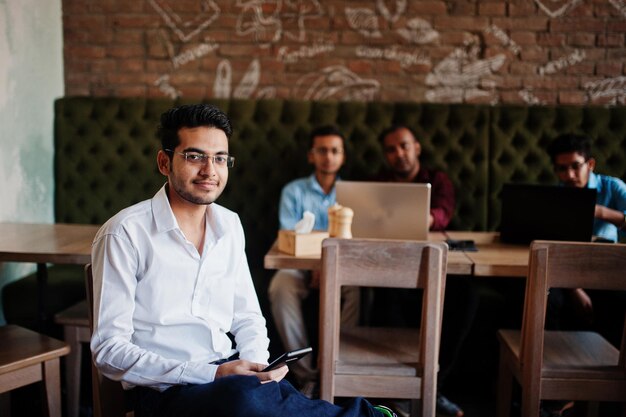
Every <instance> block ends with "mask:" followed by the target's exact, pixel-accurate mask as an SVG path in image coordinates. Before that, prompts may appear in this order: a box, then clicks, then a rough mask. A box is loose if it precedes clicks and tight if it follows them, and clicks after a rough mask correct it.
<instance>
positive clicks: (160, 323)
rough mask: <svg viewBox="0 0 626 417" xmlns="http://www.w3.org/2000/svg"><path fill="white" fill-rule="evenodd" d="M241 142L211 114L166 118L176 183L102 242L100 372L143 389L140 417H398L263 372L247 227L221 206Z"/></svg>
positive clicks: (115, 222) (163, 134)
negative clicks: (305, 390) (302, 389)
mask: <svg viewBox="0 0 626 417" xmlns="http://www.w3.org/2000/svg"><path fill="white" fill-rule="evenodd" d="M231 133H232V129H231V125H230V121H229V120H228V118H227V117H226V115H225V114H224V113H222V112H221V111H220V110H219V109H217V108H216V107H213V106H210V105H206V104H199V105H188V106H180V107H177V108H174V109H171V110H169V111H167V112H165V113H164V114H163V115H162V116H161V124H160V126H159V128H158V132H157V134H158V136H159V137H160V139H161V144H162V149H161V150H160V151H159V152H158V155H157V164H158V168H159V171H160V172H161V173H162V174H163V175H165V176H166V177H167V182H166V184H165V185H164V186H163V187H162V188H161V189H160V190H159V191H158V192H157V193H156V195H155V196H154V197H153V198H152V199H150V200H146V201H143V202H140V203H138V204H136V205H134V206H131V207H129V208H127V209H124V210H122V211H121V212H119V213H118V214H116V215H115V216H114V217H112V218H111V219H110V220H109V221H107V222H106V223H105V224H104V225H103V226H102V228H101V229H100V230H99V232H98V233H97V235H96V237H95V240H94V243H93V249H92V262H93V278H94V332H93V335H92V339H91V350H92V352H93V357H94V361H95V363H96V366H97V367H98V369H99V370H100V371H101V372H102V373H103V374H104V375H105V376H107V377H108V378H111V379H113V380H117V381H121V382H122V384H123V385H124V387H125V388H126V389H132V390H133V392H134V394H135V395H134V398H135V404H134V411H135V415H136V416H138V417H153V416H154V417H156V416H158V417H161V416H168V417H174V416H176V417H181V416H190V417H191V416H194V417H195V416H199V417H202V416H207V417H209V416H211V417H237V416H246V417H286V416H294V415H307V416H312V417H322V416H331V417H332V416H335V417H381V416H390V415H392V414H390V412H389V411H388V410H385V409H383V408H377V407H373V406H371V405H370V404H369V403H368V402H367V401H365V400H364V399H362V398H358V399H355V400H354V401H353V402H352V403H350V404H349V405H348V406H347V407H338V406H335V405H333V404H330V403H328V402H324V401H317V402H312V401H310V400H309V399H307V398H306V397H305V396H303V395H302V394H301V393H299V392H298V391H296V390H295V389H294V388H293V387H292V386H291V385H290V384H289V383H288V382H287V381H285V380H283V378H284V377H285V375H286V374H287V371H288V369H287V367H286V366H283V367H280V368H277V369H274V370H271V371H266V372H263V371H262V370H263V369H264V368H265V366H266V365H267V360H268V356H269V354H268V351H267V348H268V345H269V340H268V338H267V330H266V327H265V319H264V318H263V316H262V315H261V311H260V308H259V302H258V299H257V296H256V293H255V290H254V285H253V283H252V278H251V276H250V271H249V269H248V263H247V260H246V255H245V252H244V249H245V240H244V233H243V229H242V226H241V222H240V220H239V217H238V216H237V215H236V214H235V213H233V212H232V211H230V210H228V209H226V208H224V207H222V206H220V205H218V204H216V203H215V201H216V200H217V199H218V198H219V196H220V194H221V193H222V191H223V190H224V188H225V187H226V183H227V182H228V174H229V169H230V168H232V167H233V165H234V157H232V156H230V155H229V153H228V138H229V137H230V135H231ZM231 336H232V337H233V339H234V343H233V340H231V338H230V337H231Z"/></svg>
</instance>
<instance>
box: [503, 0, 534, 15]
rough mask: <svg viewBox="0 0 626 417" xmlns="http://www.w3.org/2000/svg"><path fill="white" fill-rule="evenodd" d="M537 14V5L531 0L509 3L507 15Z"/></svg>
mask: <svg viewBox="0 0 626 417" xmlns="http://www.w3.org/2000/svg"><path fill="white" fill-rule="evenodd" d="M535 15H537V6H536V5H535V3H534V2H532V1H516V2H510V3H509V16H511V17H528V16H535Z"/></svg>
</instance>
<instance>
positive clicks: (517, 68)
mask: <svg viewBox="0 0 626 417" xmlns="http://www.w3.org/2000/svg"><path fill="white" fill-rule="evenodd" d="M509 68H510V72H511V74H516V75H536V74H537V65H536V64H531V63H528V62H517V61H514V62H511V64H510V66H509Z"/></svg>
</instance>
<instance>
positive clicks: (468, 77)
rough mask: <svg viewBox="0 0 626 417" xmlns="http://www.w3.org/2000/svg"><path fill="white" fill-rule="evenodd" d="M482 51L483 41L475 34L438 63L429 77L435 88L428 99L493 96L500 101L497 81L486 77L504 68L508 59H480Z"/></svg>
mask: <svg viewBox="0 0 626 417" xmlns="http://www.w3.org/2000/svg"><path fill="white" fill-rule="evenodd" d="M480 51H481V48H480V42H479V38H478V36H475V35H473V36H471V37H470V38H468V39H467V40H466V41H465V42H464V47H463V48H457V49H455V50H454V51H452V52H451V53H450V54H449V55H448V56H447V57H446V58H444V59H443V60H442V61H441V62H440V63H439V64H437V65H436V66H435V68H433V70H432V71H431V72H430V73H429V74H428V75H427V76H426V85H428V86H432V87H434V88H432V89H431V90H429V91H427V92H426V95H425V97H426V99H427V100H429V101H435V100H446V101H461V100H462V99H472V98H478V97H488V96H492V97H494V99H493V100H496V98H495V92H494V91H493V90H494V89H495V87H496V85H495V82H494V81H492V80H489V79H485V78H484V77H486V76H488V75H491V74H493V73H494V72H495V71H497V70H498V69H500V67H501V66H502V65H503V64H504V61H505V59H506V56H505V55H504V54H498V55H495V56H493V57H490V58H484V59H483V58H480V57H479V54H480ZM485 89H487V90H489V91H487V90H485Z"/></svg>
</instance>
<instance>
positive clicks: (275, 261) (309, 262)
mask: <svg viewBox="0 0 626 417" xmlns="http://www.w3.org/2000/svg"><path fill="white" fill-rule="evenodd" d="M448 238H449V239H458V240H473V241H474V242H475V243H476V247H477V248H478V251H477V252H469V251H449V252H448V274H450V275H473V276H477V277H493V276H506V277H525V276H526V272H527V270H528V253H529V246H520V245H508V244H504V243H501V242H500V241H499V234H498V233H496V232H445V233H441V232H433V233H429V236H428V239H429V240H435V241H442V240H446V239H448ZM264 266H265V268H266V269H289V268H292V269H307V270H313V269H320V268H321V256H319V255H311V256H293V255H288V254H286V253H283V252H280V251H279V250H278V246H277V243H276V242H274V244H273V245H272V247H271V248H270V250H269V251H268V252H267V254H266V255H265V258H264Z"/></svg>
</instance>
